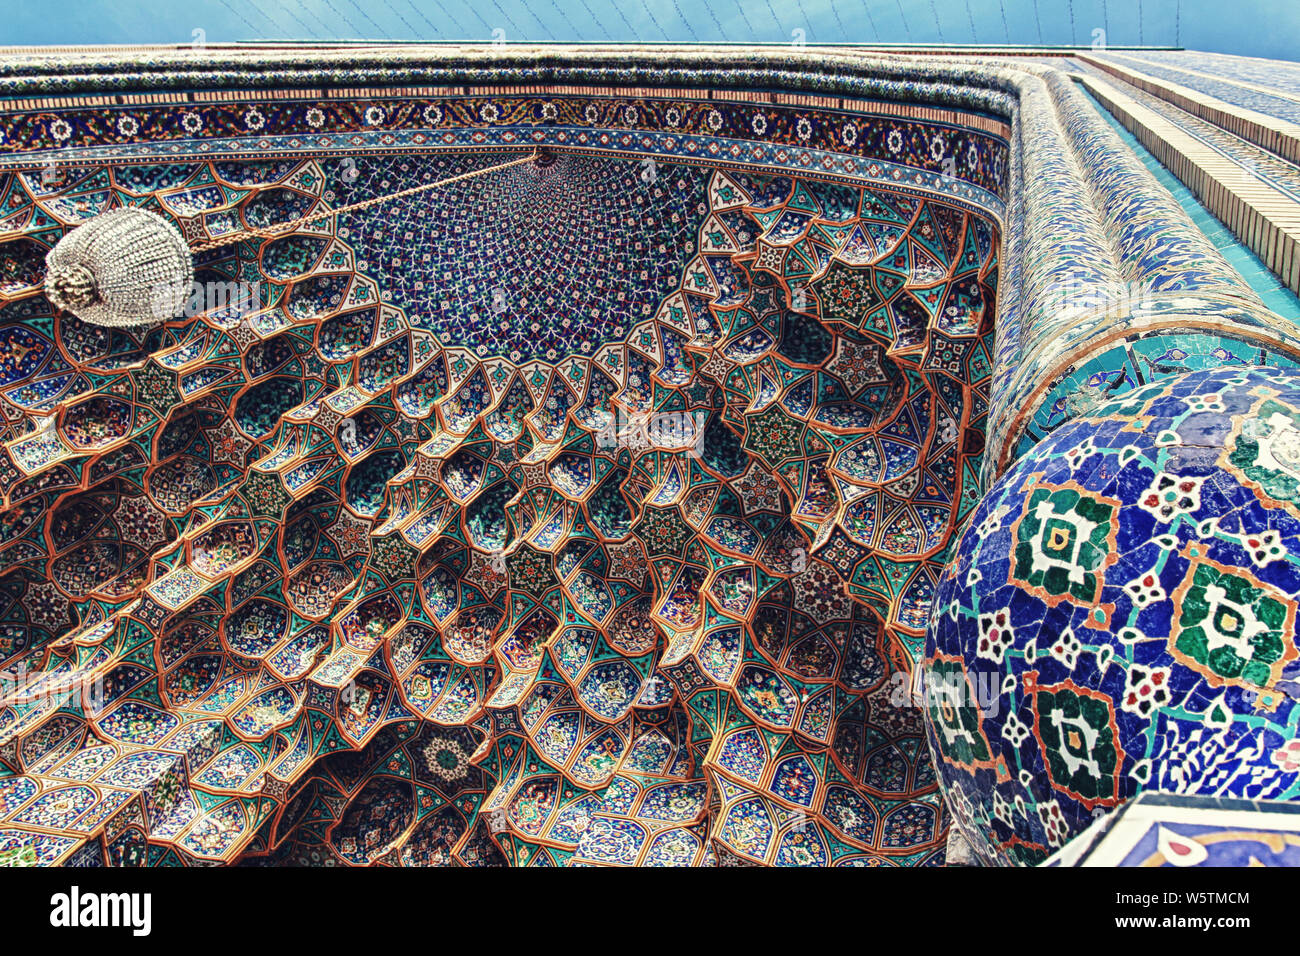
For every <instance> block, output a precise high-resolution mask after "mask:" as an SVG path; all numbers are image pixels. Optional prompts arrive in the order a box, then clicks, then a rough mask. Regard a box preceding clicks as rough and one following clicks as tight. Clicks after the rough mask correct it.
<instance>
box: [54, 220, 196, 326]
mask: <svg viewBox="0 0 1300 956" xmlns="http://www.w3.org/2000/svg"><path fill="white" fill-rule="evenodd" d="M45 265H46V268H47V272H46V275H45V292H46V295H48V296H49V298H50V301H51V302H53V303H54V304H55V305H56V306H58V307H59V308H61V309H66V310H68V311H69V312H72V313H73V314H75V315H76V316H77V318H79V319H81V320H83V321H85V322H89V323H91V324H92V325H106V326H116V327H121V326H139V325H156V324H157V323H159V322H165V321H167V320H168V319H171V318H175V317H176V316H177V315H179V314H180V313H181V310H182V307H183V306H184V305H185V302H186V300H187V299H188V297H189V295H190V289H191V286H192V284H193V282H194V260H193V256H192V255H191V254H190V249H189V246H188V245H187V244H186V242H185V240H184V239H183V238H182V237H181V234H180V232H179V231H177V229H176V227H175V226H173V225H172V224H171V223H169V222H168V221H167V220H166V219H164V218H163V217H162V216H159V215H157V214H156V213H152V212H149V211H147V210H145V209H138V208H136V207H133V206H127V207H123V208H120V209H113V210H110V211H109V212H106V213H101V214H100V215H98V216H95V217H94V218H93V219H89V220H87V221H86V222H84V223H82V224H81V225H80V226H78V227H77V228H76V229H73V230H72V231H70V232H68V233H67V234H66V235H64V236H63V238H62V239H60V240H59V241H58V243H57V244H56V245H55V246H54V248H53V249H51V250H50V252H49V254H48V255H47V256H46V257H45Z"/></svg>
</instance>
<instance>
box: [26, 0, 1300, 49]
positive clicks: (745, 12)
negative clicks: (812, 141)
mask: <svg viewBox="0 0 1300 956" xmlns="http://www.w3.org/2000/svg"><path fill="white" fill-rule="evenodd" d="M52 6H53V7H54V8H55V9H56V10H57V15H52V14H54V10H52ZM1098 29H1101V30H1105V31H1106V36H1107V39H1108V41H1109V42H1110V44H1111V45H1127V44H1139V43H1145V44H1148V45H1175V44H1177V45H1181V46H1184V47H1186V48H1188V49H1196V50H1213V51H1218V52H1223V53H1239V54H1244V55H1248V56H1265V57H1277V58H1282V59H1291V60H1295V59H1300V2H1297V0H1232V2H1225V0H112V2H110V0H54V4H53V5H51V4H50V3H33V2H31V0H0V44H60V45H62V44H78V43H189V42H191V41H192V40H193V39H195V38H196V37H199V36H202V37H203V38H205V39H207V40H208V41H209V42H218V41H226V40H253V39H295V40H334V39H357V38H362V39H370V40H482V41H485V42H486V41H489V40H491V39H492V38H493V35H494V34H493V31H494V30H500V31H503V32H502V33H501V34H497V35H498V36H501V37H503V38H504V39H505V40H506V41H507V42H511V41H519V40H529V41H547V40H592V41H610V40H617V41H635V40H643V41H662V40H664V39H668V40H675V41H691V40H702V41H716V40H730V41H735V42H754V41H764V42H781V43H789V42H791V41H792V39H793V38H797V36H798V34H797V33H796V32H795V31H798V30H802V31H803V37H804V39H805V40H806V41H807V42H809V43H818V42H843V41H846V40H848V41H861V42H882V41H883V42H900V43H901V42H909V41H910V42H918V43H921V42H925V43H937V42H947V43H970V42H972V41H974V42H979V43H1007V42H1011V43H1046V44H1069V43H1077V44H1083V45H1087V44H1089V43H1091V42H1092V39H1093V36H1094V34H1093V31H1094V30H1098ZM196 30H201V31H203V32H202V34H196V33H195V31H196Z"/></svg>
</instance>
